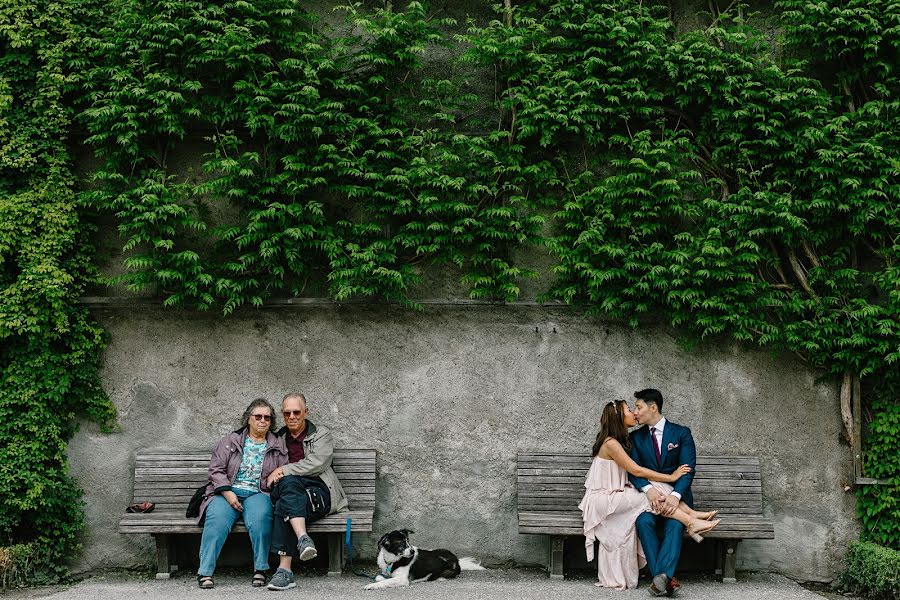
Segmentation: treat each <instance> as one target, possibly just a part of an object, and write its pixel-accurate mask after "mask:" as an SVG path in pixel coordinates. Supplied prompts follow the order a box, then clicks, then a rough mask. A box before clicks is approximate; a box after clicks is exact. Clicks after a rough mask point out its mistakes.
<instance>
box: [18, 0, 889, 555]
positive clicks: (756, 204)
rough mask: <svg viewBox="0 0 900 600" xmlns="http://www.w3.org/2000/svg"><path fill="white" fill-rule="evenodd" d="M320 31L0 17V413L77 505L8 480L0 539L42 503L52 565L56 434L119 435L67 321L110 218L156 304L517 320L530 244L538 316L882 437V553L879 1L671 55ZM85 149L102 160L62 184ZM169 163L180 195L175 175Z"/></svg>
mask: <svg viewBox="0 0 900 600" xmlns="http://www.w3.org/2000/svg"><path fill="white" fill-rule="evenodd" d="M319 8H323V5H317V13H321V14H323V15H325V18H319V16H320V15H317V14H312V13H309V12H306V11H305V10H303V9H302V8H299V7H298V6H297V5H296V4H295V3H292V2H288V1H287V0H263V1H260V2H254V3H252V4H251V3H245V2H228V1H214V2H190V1H177V2H176V1H172V0H122V1H118V2H113V3H105V4H102V5H101V4H99V3H96V4H95V3H92V2H91V1H89V0H58V1H57V2H54V3H51V4H50V6H49V8H48V7H47V6H44V4H43V3H42V4H41V5H40V6H38V5H31V4H28V3H20V2H16V3H8V4H5V5H2V6H0V10H2V11H3V15H4V17H5V19H4V20H3V21H2V22H3V23H4V24H3V26H2V29H0V44H2V46H3V49H4V52H3V61H2V63H0V135H2V137H0V148H2V157H0V159H2V165H0V166H2V171H0V176H2V179H0V192H2V197H0V206H2V207H3V212H4V215H3V216H4V217H5V218H4V219H3V223H4V225H3V227H5V229H3V230H2V232H3V233H2V236H3V237H2V238H0V261H2V262H0V264H2V268H3V271H2V295H3V296H2V297H3V305H2V310H0V335H2V336H3V339H4V342H8V343H5V344H4V351H3V357H2V364H3V366H4V369H5V374H4V379H3V384H2V393H3V394H5V396H4V397H5V398H6V399H5V400H3V401H2V402H0V407H2V410H4V411H6V413H7V414H8V415H10V419H4V420H3V423H4V426H6V424H7V423H32V425H30V427H32V428H33V427H36V426H37V425H35V423H40V424H41V425H44V424H45V421H46V419H47V418H50V417H45V416H41V415H40V414H39V412H40V411H46V410H48V407H53V406H59V407H62V409H51V412H52V415H51V416H52V419H54V420H52V423H55V425H54V426H53V428H52V431H54V432H55V433H54V436H55V437H54V438H53V439H54V440H55V441H54V444H55V446H54V448H55V449H54V450H53V451H52V452H49V453H47V452H46V448H41V449H36V450H35V451H34V453H33V454H27V453H26V454H19V455H15V456H11V458H10V464H27V463H28V461H31V460H35V459H36V457H40V459H41V460H44V461H47V462H46V464H47V471H46V473H45V476H46V477H45V479H46V481H48V482H60V481H62V482H65V483H63V484H62V485H50V486H48V489H51V490H57V489H59V490H71V492H65V493H63V492H60V493H61V495H60V496H59V497H58V499H57V500H53V499H54V498H57V496H55V495H54V494H55V492H52V493H50V494H44V495H43V496H41V500H37V499H34V498H33V499H31V500H27V501H25V500H22V498H29V496H28V494H27V493H25V492H24V490H25V489H28V486H26V485H25V482H24V481H23V479H22V477H23V476H22V475H21V474H20V473H19V472H18V470H17V469H12V472H11V474H8V475H3V478H4V479H3V480H2V481H0V487H4V488H5V489H8V490H9V491H10V493H9V494H4V495H3V496H2V497H3V500H2V501H0V534H2V535H3V536H5V538H6V540H7V541H8V542H9V543H11V544H12V543H18V542H29V541H32V540H35V539H37V538H35V534H34V533H33V532H34V526H33V522H34V520H35V519H37V518H38V517H37V515H39V514H47V512H46V511H44V512H43V513H42V512H41V510H40V509H41V504H40V502H58V506H59V507H60V508H59V509H58V511H59V512H57V513H55V514H57V515H58V516H59V519H60V520H61V522H63V523H67V524H70V525H71V532H73V533H72V535H71V536H68V537H66V536H64V538H63V539H65V540H69V541H67V542H65V543H64V544H63V545H64V547H65V548H64V549H65V551H66V552H68V551H70V550H72V549H73V548H74V544H75V543H76V542H75V538H74V537H73V536H74V532H76V531H77V530H78V528H79V523H80V517H79V516H78V514H76V513H77V511H76V512H72V510H74V509H72V508H70V507H72V506H76V503H73V502H71V501H69V500H70V499H71V498H72V497H74V496H73V495H75V494H77V493H76V492H75V491H74V490H75V488H74V485H73V484H72V483H71V481H69V480H67V479H65V477H66V475H65V466H64V463H63V462H62V460H61V457H62V456H64V449H65V440H66V439H67V438H68V436H69V435H70V434H71V431H72V423H73V416H74V415H75V414H76V413H77V412H86V413H87V414H90V415H92V416H93V417H94V418H96V419H98V420H99V421H100V422H101V423H104V424H106V423H109V421H110V419H111V416H112V413H111V408H110V405H109V404H108V402H107V400H106V398H105V396H104V394H103V392H102V390H101V389H100V388H99V385H98V384H97V379H96V368H97V366H98V364H99V362H98V361H99V360H100V359H99V352H100V351H101V350H102V346H103V334H102V332H101V331H100V330H99V329H98V328H97V327H96V325H94V324H93V322H92V321H91V320H90V318H89V316H88V314H87V313H86V312H85V311H84V309H83V308H80V307H79V305H78V304H77V302H76V298H77V297H78V296H79V295H80V294H82V293H83V290H84V286H85V285H87V284H89V283H90V282H91V281H92V280H93V279H94V278H95V275H94V274H95V264H94V263H92V262H91V257H92V256H94V255H93V253H92V250H91V248H90V245H89V244H88V242H89V241H90V240H91V235H92V229H91V228H92V223H94V222H97V221H98V220H110V219H111V220H112V221H113V222H114V224H115V227H116V228H117V229H118V232H119V236H120V240H121V250H122V252H123V253H124V256H125V258H124V267H125V273H126V274H125V275H124V276H123V277H122V279H121V281H120V283H124V284H126V285H128V286H131V287H132V288H133V289H135V290H143V292H144V293H147V294H150V295H152V296H154V297H159V298H162V299H164V301H165V303H166V304H167V305H177V306H185V307H188V308H192V309H193V308H197V309H211V310H215V311H221V312H222V313H224V314H225V315H227V314H229V313H231V312H232V311H234V310H236V309H238V308H239V307H242V306H254V305H255V306H259V305H260V304H261V303H263V302H265V301H266V300H267V299H269V298H273V297H283V296H293V295H325V296H328V297H331V298H334V299H336V300H345V299H352V298H373V299H376V300H380V299H384V300H389V301H394V302H399V303H400V304H402V305H405V306H408V307H411V308H421V307H420V306H419V305H418V303H417V302H416V294H415V290H416V288H415V286H416V285H417V284H419V283H420V282H421V281H422V279H423V277H426V273H427V272H428V271H429V269H434V268H438V269H441V268H443V267H442V265H447V266H450V267H452V269H453V270H454V271H456V272H458V273H459V277H460V280H461V283H462V285H464V286H465V287H466V288H467V289H468V290H469V294H470V295H471V296H472V297H473V298H482V299H492V300H499V301H511V300H515V299H516V298H518V297H520V295H521V290H522V286H523V281H524V280H526V279H527V278H528V277H529V276H530V275H532V274H534V273H533V271H534V270H535V265H534V264H532V263H530V262H529V261H521V260H519V257H522V256H530V255H531V254H530V253H529V252H523V251H522V249H523V248H528V247H533V248H538V249H541V250H542V251H546V252H548V253H549V257H550V259H549V261H550V263H551V264H550V266H549V270H550V272H551V273H552V276H551V277H550V278H549V282H548V283H547V285H545V286H542V289H541V296H542V297H543V298H545V299H547V300H559V301H563V302H566V303H570V304H573V305H576V306H577V307H579V308H583V309H584V310H586V311H587V312H589V313H596V314H602V315H606V316H608V317H610V318H613V319H620V320H623V321H625V322H627V323H630V324H632V325H639V324H640V323H641V320H642V319H643V318H644V317H651V318H653V319H655V320H661V321H662V322H663V323H667V324H668V325H671V326H673V327H675V328H676V331H677V332H678V334H679V335H681V336H683V337H684V338H685V339H686V340H693V341H694V342H696V341H700V340H704V339H708V340H711V339H717V340H734V341H738V342H740V343H743V344H746V345H748V346H753V347H763V348H770V349H772V350H776V351H784V352H792V353H796V354H797V355H799V356H800V357H801V358H802V359H803V360H804V361H806V362H808V363H809V364H810V365H812V366H813V367H816V368H819V369H822V371H823V372H824V373H827V374H828V375H829V376H830V377H832V378H834V380H836V381H838V382H840V384H841V388H842V394H841V409H842V414H843V418H844V424H845V429H846V437H847V439H848V441H849V442H851V443H853V444H859V439H860V436H861V434H862V432H861V431H860V427H859V425H858V424H857V423H855V421H854V419H857V420H858V418H859V415H858V414H857V415H854V414H852V406H853V404H854V401H855V400H859V399H860V397H861V396H863V398H862V400H863V405H865V406H868V407H871V408H873V409H875V411H876V412H873V413H871V414H872V416H873V418H874V419H875V421H874V422H875V423H876V424H877V426H873V427H872V429H871V433H872V434H873V435H871V436H870V438H869V440H870V442H869V443H870V447H871V449H872V450H871V455H870V456H871V460H870V461H869V462H868V464H867V465H866V471H865V473H864V474H866V475H870V476H877V477H880V478H882V479H886V480H888V481H889V483H890V485H888V486H879V487H877V488H876V487H871V488H865V489H863V490H861V491H860V496H859V507H860V513H861V515H862V517H863V525H864V531H865V533H864V535H865V536H868V537H872V538H873V539H876V540H878V541H880V542H882V543H885V544H889V545H893V546H895V547H896V545H897V544H898V543H900V530H898V527H900V525H898V522H900V519H898V516H897V510H898V509H897V507H896V505H895V504H894V503H892V502H891V501H890V500H889V499H890V498H891V497H896V491H897V487H898V481H897V471H896V468H894V467H891V466H890V465H891V461H890V460H887V459H884V458H879V457H882V456H883V451H882V450H879V449H880V448H886V447H889V444H890V443H892V442H890V441H889V440H893V439H895V437H896V435H897V431H898V425H897V423H896V419H894V418H892V417H891V415H894V414H895V411H892V410H890V408H891V407H892V406H894V404H895V403H896V400H897V389H898V388H897V385H898V382H897V372H898V371H897V369H896V361H897V359H898V357H900V317H898V314H900V311H898V309H900V283H898V282H900V270H898V265H897V261H898V258H900V227H898V225H900V219H898V209H897V206H898V203H897V200H898V193H900V187H898V167H900V164H898V160H897V156H898V155H900V153H898V144H900V140H898V137H897V135H896V133H895V132H896V131H897V130H898V125H900V122H898V120H900V119H898V88H897V77H896V69H897V68H898V67H897V65H898V64H900V62H898V60H897V59H898V48H900V41H898V32H900V28H898V23H900V8H898V7H897V5H896V3H892V2H890V1H887V0H885V1H883V2H878V1H876V2H862V1H860V0H854V1H851V2H850V3H847V2H837V1H833V2H830V1H826V2H820V3H817V4H807V3H806V2H805V1H803V0H782V1H779V2H776V4H775V6H774V10H773V11H772V12H771V13H767V15H766V18H765V19H760V18H758V17H755V16H754V15H753V14H752V13H751V12H750V7H748V6H745V5H743V4H740V3H734V4H730V5H725V3H723V4H722V5H721V6H719V5H717V4H716V3H715V2H711V3H710V4H709V5H708V6H707V7H696V10H695V11H692V14H691V18H690V21H691V23H692V24H695V25H696V27H690V28H685V27H680V28H679V27H677V26H676V23H675V21H674V20H673V18H672V15H673V7H672V6H671V5H669V4H666V3H638V4H635V3H633V2H625V1H622V2H619V1H617V0H612V1H608V2H550V1H534V2H515V1H511V0H506V2H504V3H501V4H498V5H497V6H495V7H494V8H495V13H494V14H493V15H480V14H479V15H475V19H474V20H473V21H472V22H471V23H470V24H469V25H468V26H463V25H462V23H461V22H457V23H456V24H455V25H454V24H453V23H450V22H449V21H447V20H444V19H443V18H442V17H443V15H442V13H441V12H440V10H438V9H440V8H441V7H439V6H437V7H435V6H429V5H426V4H423V3H419V2H410V3H408V4H396V5H392V3H390V2H387V3H381V2H377V3H361V4H357V5H353V6H345V7H342V8H341V7H337V6H334V7H332V6H330V5H329V6H327V9H328V10H326V9H323V10H321V11H320V10H319ZM331 8H337V9H338V10H337V12H332V11H331V10H330V9H331ZM345 19H346V20H345ZM88 24H89V26H87V25H88ZM763 26H765V27H773V28H774V30H775V31H776V34H775V35H774V36H772V35H768V36H767V35H763V34H762V32H761V29H760V28H761V27H763ZM453 32H457V33H453ZM423 56H425V57H429V56H432V57H433V56H440V57H441V59H440V60H437V61H435V60H430V61H429V62H426V63H423ZM470 79H471V81H470ZM486 81H487V82H489V85H485V82H486ZM82 143H84V144H86V145H87V146H88V147H89V148H90V149H91V150H92V151H93V152H95V153H96V155H97V157H98V160H97V162H96V163H92V164H93V165H96V166H95V167H93V166H92V167H91V168H90V169H89V170H90V172H89V173H87V174H85V177H76V176H75V174H74V173H73V172H72V160H71V156H72V149H73V147H76V146H79V145H80V144H82ZM188 143H190V145H191V148H197V147H198V146H199V149H198V151H199V153H200V155H201V156H202V161H201V163H200V164H201V167H202V168H201V169H200V170H199V171H195V172H186V171H185V170H184V169H183V168H182V166H183V165H181V164H179V163H180V161H179V160H178V157H179V156H183V155H184V151H185V148H186V146H187V145H188ZM192 151H193V150H192ZM37 242H39V243H37ZM541 281H545V279H541ZM38 340H43V341H42V342H39V341H38ZM53 364H58V365H62V367H61V368H65V376H63V374H62V373H60V375H59V376H50V377H48V373H49V374H52V369H47V368H46V365H53ZM7 373H8V375H7ZM60 382H64V383H60ZM51 383H52V384H53V385H52V386H51V385H50V384H51ZM54 386H56V387H54ZM864 391H865V394H863V392H864ZM38 398H39V399H40V400H38ZM876 400H877V402H876ZM54 403H56V404H54ZM23 406H24V407H25V408H24V409H23ZM884 407H887V409H885V408H884ZM35 411H38V412H35ZM19 419H24V421H20V420H19ZM26 430H27V428H24V429H23V428H17V427H10V429H9V432H8V433H4V434H3V436H2V438H0V451H2V452H7V453H14V452H20V451H21V447H22V446H21V444H20V441H21V440H27V439H28V437H29V436H28V435H27V434H23V433H22V432H24V431H26ZM891 436H893V437H891ZM48 456H49V457H51V458H47V457H48ZM42 464H44V463H42ZM66 494H68V495H66ZM63 506H64V507H65V508H62V507H63ZM38 545H39V546H41V547H44V546H46V545H47V542H46V540H44V541H41V540H38ZM58 551H59V550H54V552H58Z"/></svg>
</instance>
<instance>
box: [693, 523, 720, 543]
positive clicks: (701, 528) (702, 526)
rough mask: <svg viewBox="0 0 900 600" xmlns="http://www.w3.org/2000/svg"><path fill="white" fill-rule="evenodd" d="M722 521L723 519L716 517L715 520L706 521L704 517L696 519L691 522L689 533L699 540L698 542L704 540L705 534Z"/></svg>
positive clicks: (695, 539)
mask: <svg viewBox="0 0 900 600" xmlns="http://www.w3.org/2000/svg"><path fill="white" fill-rule="evenodd" d="M721 522H722V519H716V520H715V521H706V520H704V519H696V520H695V521H694V522H692V523H691V526H690V527H688V535H689V536H691V538H692V539H693V540H694V541H695V542H697V543H698V544H699V543H700V542H702V541H703V534H705V533H709V532H710V531H712V530H713V529H715V528H716V526H717V525H718V524H719V523H721Z"/></svg>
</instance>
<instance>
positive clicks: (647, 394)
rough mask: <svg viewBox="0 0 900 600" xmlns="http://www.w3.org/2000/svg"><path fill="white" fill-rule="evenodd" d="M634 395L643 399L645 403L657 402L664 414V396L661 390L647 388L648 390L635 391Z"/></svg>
mask: <svg viewBox="0 0 900 600" xmlns="http://www.w3.org/2000/svg"><path fill="white" fill-rule="evenodd" d="M634 397H635V398H637V399H638V400H643V401H644V404H655V405H656V408H657V410H659V413H660V414H662V407H663V397H662V394H661V393H660V392H659V390H654V389H653V388H647V389H646V390H641V391H639V392H635V393H634Z"/></svg>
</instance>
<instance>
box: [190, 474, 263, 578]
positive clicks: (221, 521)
mask: <svg viewBox="0 0 900 600" xmlns="http://www.w3.org/2000/svg"><path fill="white" fill-rule="evenodd" d="M232 491H233V492H234V493H235V495H236V496H237V497H238V500H239V501H240V503H241V504H242V505H243V507H244V510H243V512H242V513H241V512H238V511H236V510H234V509H233V508H231V505H230V504H228V501H227V500H225V498H223V497H222V496H221V495H218V494H217V495H216V496H214V497H213V499H212V500H210V502H209V505H207V507H206V522H205V524H204V525H203V536H202V537H201V538H200V568H198V569H197V574H198V575H212V574H213V571H215V570H216V561H217V560H218V559H219V553H220V552H222V546H224V545H225V539H226V538H227V537H228V534H229V533H230V532H231V528H232V526H233V525H234V523H235V521H237V520H238V519H239V518H241V517H242V516H243V518H244V525H246V526H247V531H248V532H249V533H250V543H251V544H252V546H253V568H254V569H256V570H257V571H265V570H266V569H268V568H269V542H270V540H271V538H272V501H271V500H270V499H269V496H267V495H266V494H263V493H261V492H251V491H249V490H242V489H240V488H234V489H233V490H232Z"/></svg>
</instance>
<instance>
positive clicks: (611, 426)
mask: <svg viewBox="0 0 900 600" xmlns="http://www.w3.org/2000/svg"><path fill="white" fill-rule="evenodd" d="M625 405H626V402H625V401H624V400H616V401H615V402H607V403H606V406H604V407H603V414H602V415H600V432H599V433H598V434H597V439H596V440H594V449H593V450H592V451H591V452H592V454H591V456H597V455H598V454H599V453H600V448H601V447H602V446H603V442H605V441H606V438H613V439H614V440H616V441H617V442H619V443H620V444H622V447H623V448H625V450H629V449H630V448H631V440H630V439H628V428H627V427H626V426H625V411H624V410H623V409H622V407H623V406H625Z"/></svg>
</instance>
